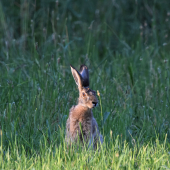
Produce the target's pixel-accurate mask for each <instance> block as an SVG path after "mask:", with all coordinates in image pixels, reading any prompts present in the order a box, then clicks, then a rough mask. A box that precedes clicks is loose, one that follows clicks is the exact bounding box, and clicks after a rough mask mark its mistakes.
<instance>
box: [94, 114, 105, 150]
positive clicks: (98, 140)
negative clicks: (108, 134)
mask: <svg viewBox="0 0 170 170" xmlns="http://www.w3.org/2000/svg"><path fill="white" fill-rule="evenodd" d="M92 138H93V147H94V148H97V143H98V144H102V143H103V136H102V135H101V134H100V132H99V128H98V124H97V122H96V119H95V118H94V117H93V119H92Z"/></svg>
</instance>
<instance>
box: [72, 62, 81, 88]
mask: <svg viewBox="0 0 170 170" xmlns="http://www.w3.org/2000/svg"><path fill="white" fill-rule="evenodd" d="M70 67H71V72H72V75H73V77H74V80H75V82H76V84H77V86H78V88H79V90H81V89H82V86H83V78H82V76H81V74H80V73H79V72H78V71H77V70H76V69H75V68H74V67H73V66H71V65H70Z"/></svg>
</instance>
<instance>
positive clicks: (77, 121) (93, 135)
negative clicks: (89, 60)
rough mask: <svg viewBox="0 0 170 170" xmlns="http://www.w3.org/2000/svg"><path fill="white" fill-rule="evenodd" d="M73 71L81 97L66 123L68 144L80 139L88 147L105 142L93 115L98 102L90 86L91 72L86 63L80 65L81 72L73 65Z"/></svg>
mask: <svg viewBox="0 0 170 170" xmlns="http://www.w3.org/2000/svg"><path fill="white" fill-rule="evenodd" d="M70 67H71V72H72V75H73V77H74V80H75V82H76V84H77V86H78V90H79V99H78V104H77V105H76V106H72V108H71V109H70V112H69V117H68V119H67V123H66V142H67V144H71V143H74V142H75V143H76V142H77V141H78V140H79V141H80V142H81V143H83V144H87V145H88V147H90V146H92V147H93V148H96V147H97V143H99V144H100V143H103V137H102V135H101V134H100V133H99V129H98V125H97V122H96V120H95V118H94V117H93V113H92V108H94V107H96V106H97V104H98V100H97V96H96V92H95V91H93V90H91V89H90V88H89V72H88V68H87V66H85V65H81V66H80V72H79V71H77V70H76V69H75V68H74V67H73V66H71V65H70Z"/></svg>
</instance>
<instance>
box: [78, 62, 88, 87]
mask: <svg viewBox="0 0 170 170" xmlns="http://www.w3.org/2000/svg"><path fill="white" fill-rule="evenodd" d="M80 74H81V76H82V78H83V87H88V86H89V71H88V68H87V66H86V65H81V66H80Z"/></svg>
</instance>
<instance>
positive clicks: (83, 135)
mask: <svg viewBox="0 0 170 170" xmlns="http://www.w3.org/2000/svg"><path fill="white" fill-rule="evenodd" d="M70 131H71V132H72V137H73V138H79V139H80V141H86V142H87V141H88V140H89V138H90V136H91V134H92V119H91V118H90V117H89V118H86V119H82V118H81V119H74V118H73V119H72V120H71V123H70Z"/></svg>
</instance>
